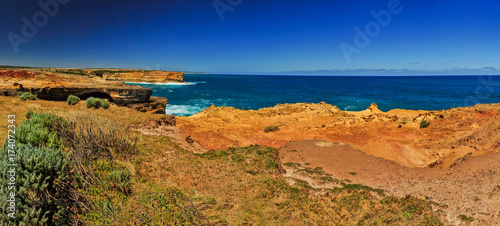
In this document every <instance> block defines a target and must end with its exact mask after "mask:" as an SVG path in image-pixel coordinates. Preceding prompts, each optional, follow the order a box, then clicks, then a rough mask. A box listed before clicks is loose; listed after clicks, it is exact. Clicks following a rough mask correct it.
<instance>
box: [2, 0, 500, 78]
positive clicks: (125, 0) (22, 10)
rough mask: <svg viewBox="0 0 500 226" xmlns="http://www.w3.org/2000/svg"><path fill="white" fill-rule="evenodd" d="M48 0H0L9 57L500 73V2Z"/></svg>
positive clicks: (133, 64)
mask: <svg viewBox="0 0 500 226" xmlns="http://www.w3.org/2000/svg"><path fill="white" fill-rule="evenodd" d="M57 1H59V2H57ZM37 2H38V1H37V0H31V1H28V0H17V1H2V3H0V36H1V37H2V38H0V65H25V66H43V67H92V68H108V67H113V68H138V69H160V70H176V71H194V72H210V73H243V74H325V75H351V74H374V75H393V74H396V75H399V74H403V75H406V74H422V75H426V74H438V75H439V74H471V75H475V74H484V75H489V74H500V54H499V52H500V51H499V50H500V44H499V43H500V41H499V40H500V13H499V12H500V4H498V2H495V1H471V0H454V1H451V0H449V1H448V0H446V1H445V0H439V1H438V0H412V1H411V0H401V1H397V0H363V1H361V0H316V1H305V0H267V1H264V0H215V1H214V0H198V1H195V0H158V1H156V0H146V1H144V0H143V1H139V0H136V1H132V0H119V1H118V0H106V1H104V0H99V1H97V0H86V1H82V0H78V1H77V0H41V1H40V2H42V3H44V2H47V4H49V3H57V8H58V9H57V10H56V7H55V6H54V4H50V6H49V7H42V6H40V5H39V4H38V3H37ZM63 3H65V4H63ZM43 8H48V10H46V11H47V12H49V14H51V15H48V14H47V13H45V12H44V11H43ZM44 15H46V17H44ZM374 15H375V16H374ZM377 15H379V16H377ZM388 15H389V16H390V19H389V18H388ZM23 17H25V18H26V19H27V21H28V23H29V24H31V25H32V26H34V27H35V28H36V29H37V30H38V31H37V32H34V31H33V30H30V29H29V28H30V27H31V26H29V25H26V22H25V21H23V20H22V18H23ZM376 17H378V19H377V18H376ZM34 18H35V23H33V19H34ZM23 28H24V32H23ZM356 30H357V31H356ZM23 33H24V34H23ZM30 36H32V37H30ZM16 48H17V52H16Z"/></svg>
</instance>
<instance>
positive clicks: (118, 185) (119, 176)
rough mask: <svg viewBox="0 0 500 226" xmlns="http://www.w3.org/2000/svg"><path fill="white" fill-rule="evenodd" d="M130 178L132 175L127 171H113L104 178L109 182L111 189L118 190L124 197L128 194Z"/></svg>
mask: <svg viewBox="0 0 500 226" xmlns="http://www.w3.org/2000/svg"><path fill="white" fill-rule="evenodd" d="M131 178H132V174H131V173H130V171H129V170H128V169H124V170H113V171H111V172H110V173H109V174H108V175H107V177H106V179H107V180H108V181H109V182H110V183H109V184H110V186H111V187H113V188H114V189H117V190H119V191H120V192H121V193H123V194H125V195H128V194H130V184H131V181H130V179H131Z"/></svg>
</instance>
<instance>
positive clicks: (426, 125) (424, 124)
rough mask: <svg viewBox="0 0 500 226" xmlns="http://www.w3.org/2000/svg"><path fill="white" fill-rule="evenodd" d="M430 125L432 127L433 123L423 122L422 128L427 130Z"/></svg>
mask: <svg viewBox="0 0 500 226" xmlns="http://www.w3.org/2000/svg"><path fill="white" fill-rule="evenodd" d="M430 125H431V123H430V122H428V121H425V120H423V121H422V122H420V128H427V127H429V126H430Z"/></svg>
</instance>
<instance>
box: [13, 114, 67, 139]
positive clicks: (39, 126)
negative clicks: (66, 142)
mask: <svg viewBox="0 0 500 226" xmlns="http://www.w3.org/2000/svg"><path fill="white" fill-rule="evenodd" d="M26 118H28V120H26V121H23V122H22V123H21V125H20V126H19V127H17V130H16V133H15V135H14V136H15V137H16V140H17V141H18V142H19V143H22V144H31V145H32V146H35V147H39V146H47V147H49V148H60V147H61V145H62V140H61V138H60V135H61V133H68V132H69V131H68V129H67V126H68V122H67V121H66V120H64V119H63V118H61V117H59V116H57V115H52V114H47V113H45V114H39V113H33V112H32V111H28V112H26Z"/></svg>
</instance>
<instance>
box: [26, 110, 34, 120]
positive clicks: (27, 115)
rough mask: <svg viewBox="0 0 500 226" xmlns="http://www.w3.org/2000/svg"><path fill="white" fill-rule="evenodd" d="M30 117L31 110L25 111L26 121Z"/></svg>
mask: <svg viewBox="0 0 500 226" xmlns="http://www.w3.org/2000/svg"><path fill="white" fill-rule="evenodd" d="M32 115H33V111H31V110H29V111H27V112H26V114H25V116H26V118H27V119H30V118H31V116H32Z"/></svg>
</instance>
